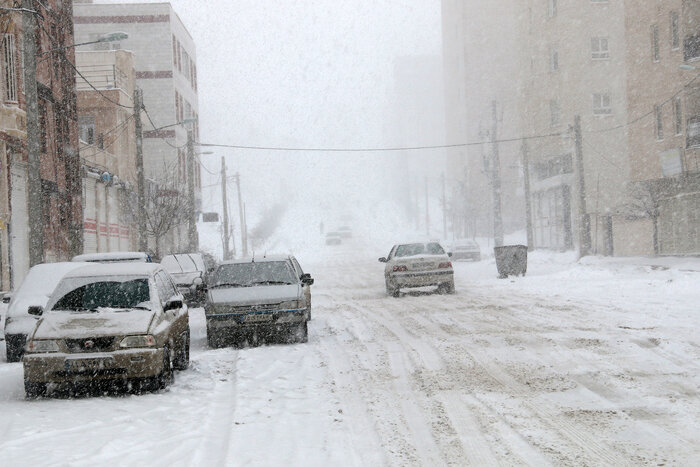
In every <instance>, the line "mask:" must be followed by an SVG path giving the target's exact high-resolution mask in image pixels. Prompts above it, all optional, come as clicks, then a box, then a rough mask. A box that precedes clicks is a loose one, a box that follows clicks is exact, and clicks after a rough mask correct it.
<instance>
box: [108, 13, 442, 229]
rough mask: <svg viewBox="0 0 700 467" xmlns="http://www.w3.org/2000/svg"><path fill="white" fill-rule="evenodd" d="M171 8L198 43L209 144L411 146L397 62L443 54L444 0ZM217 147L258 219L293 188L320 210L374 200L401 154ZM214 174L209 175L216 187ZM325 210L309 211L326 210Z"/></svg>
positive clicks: (209, 197)
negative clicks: (398, 116)
mask: <svg viewBox="0 0 700 467" xmlns="http://www.w3.org/2000/svg"><path fill="white" fill-rule="evenodd" d="M113 3H125V2H113ZM132 3H133V2H132ZM171 3H172V5H173V7H174V9H175V11H176V12H177V13H178V15H179V16H180V18H181V19H182V21H183V22H184V23H185V26H186V27H187V28H188V29H189V31H190V33H191V34H192V36H193V38H194V41H195V44H196V47H197V62H198V63H197V64H198V79H199V108H200V119H201V122H200V123H201V135H200V137H201V140H202V142H207V143H217V144H219V143H220V144H235V145H261V146H295V147H299V146H304V147H319V146H320V147H386V146H396V145H403V143H404V142H400V141H396V137H395V134H394V132H393V129H392V121H393V119H395V116H394V113H393V112H394V110H392V109H391V108H390V106H391V105H392V104H394V103H395V102H396V97H395V95H394V63H395V60H396V58H398V57H401V56H406V55H426V54H432V55H439V54H440V53H441V49H440V41H441V32H440V1H439V0H372V1H367V0H287V1H279V0H275V1H272V0H239V1H230V0H209V1H206V2H203V1H193V0H174V1H172V2H171ZM422 142H423V143H424V142H425V141H422ZM440 143H441V141H436V142H435V144H440ZM214 151H215V154H213V155H204V156H202V159H203V160H204V161H205V165H206V166H207V167H208V168H210V169H211V170H213V171H218V170H219V169H220V164H221V163H220V156H221V155H226V156H227V165H228V167H229V170H230V171H236V170H239V171H240V172H241V176H242V180H243V187H244V190H245V196H244V197H245V198H247V204H248V205H249V206H248V208H249V211H250V213H251V216H252V217H255V212H256V211H260V210H262V209H263V208H264V207H265V206H269V205H271V204H273V203H274V202H277V201H279V200H280V198H282V197H284V198H286V199H289V197H290V196H291V193H290V191H292V192H294V196H295V198H294V199H295V200H303V202H305V203H306V204H307V205H308V206H309V209H315V208H318V209H321V210H323V211H327V208H325V209H324V208H322V207H321V205H320V204H318V203H317V201H318V200H320V199H323V200H324V201H325V202H326V203H327V204H330V205H332V206H337V205H338V203H341V204H342V203H347V202H348V201H349V200H350V199H352V201H353V202H352V204H353V205H355V206H362V205H364V204H370V205H371V204H372V203H373V202H374V200H376V198H377V197H381V196H384V194H385V191H383V190H381V189H380V190H378V189H376V188H375V187H377V186H380V185H383V184H385V181H386V175H387V173H388V172H391V170H393V167H394V166H395V165H396V161H397V156H396V154H392V155H388V154H385V155H377V154H364V155H363V154H354V155H352V154H350V155H348V154H344V155H337V154H335V155H330V154H303V153H274V154H269V153H264V152H260V151H243V150H233V149H225V150H223V149H222V150H219V149H215V150H214ZM283 179H284V180H285V182H284V183H282V182H281V181H282V180H283ZM214 181H215V180H214V178H213V177H211V176H209V175H208V174H206V173H205V174H204V184H205V185H206V184H210V183H212V182H214ZM282 184H284V185H286V186H285V187H284V188H285V191H284V192H283V193H280V189H279V188H280V186H281V185H282ZM210 191H211V190H210ZM219 198H220V194H219V192H218V189H217V190H216V191H215V192H211V193H208V192H207V191H206V190H205V192H204V193H203V200H204V202H205V203H207V204H209V203H210V204H209V208H210V209H216V208H218V206H219V204H220V202H219ZM251 198H252V199H251ZM333 200H336V201H338V203H333V202H332V201H333ZM329 201H331V202H330V203H329ZM205 209H206V208H205ZM397 209H399V208H398V207H397ZM316 214H319V215H318V216H310V217H322V216H321V214H325V213H320V212H319V213H316ZM327 217H329V219H328V221H329V223H330V224H332V223H333V222H335V221H334V219H332V218H330V217H332V216H330V215H329V216H327ZM368 220H369V219H368Z"/></svg>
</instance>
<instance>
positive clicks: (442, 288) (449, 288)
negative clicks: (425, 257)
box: [438, 282, 455, 295]
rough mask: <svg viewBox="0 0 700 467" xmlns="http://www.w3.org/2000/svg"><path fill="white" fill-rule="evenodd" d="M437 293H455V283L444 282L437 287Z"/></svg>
mask: <svg viewBox="0 0 700 467" xmlns="http://www.w3.org/2000/svg"><path fill="white" fill-rule="evenodd" d="M438 293H441V294H450V295H452V294H453V293H455V283H454V282H444V283H442V284H440V285H438Z"/></svg>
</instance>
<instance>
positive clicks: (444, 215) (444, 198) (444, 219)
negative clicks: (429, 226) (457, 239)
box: [440, 172, 447, 240]
mask: <svg viewBox="0 0 700 467" xmlns="http://www.w3.org/2000/svg"><path fill="white" fill-rule="evenodd" d="M440 178H441V179H442V233H443V235H444V236H445V237H444V238H445V240H447V196H446V195H445V172H443V173H442V174H441V177H440Z"/></svg>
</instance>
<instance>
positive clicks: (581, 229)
mask: <svg viewBox="0 0 700 467" xmlns="http://www.w3.org/2000/svg"><path fill="white" fill-rule="evenodd" d="M574 146H575V151H576V180H577V188H578V238H579V258H581V257H583V256H588V255H589V254H590V252H591V218H590V216H589V215H588V212H587V210H586V182H585V176H584V172H583V139H582V136H581V116H580V115H576V116H575V117H574Z"/></svg>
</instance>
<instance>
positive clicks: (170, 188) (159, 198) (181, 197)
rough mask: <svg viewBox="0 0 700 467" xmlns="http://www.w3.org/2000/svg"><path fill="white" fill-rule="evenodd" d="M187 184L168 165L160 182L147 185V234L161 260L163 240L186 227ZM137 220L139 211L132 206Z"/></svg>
mask: <svg viewBox="0 0 700 467" xmlns="http://www.w3.org/2000/svg"><path fill="white" fill-rule="evenodd" d="M183 187H184V183H182V182H181V181H180V180H178V173H177V167H174V166H168V165H165V164H164V167H163V170H162V171H161V172H160V175H159V177H158V180H150V179H149V180H147V181H146V190H145V195H146V196H145V198H146V211H145V213H144V217H145V219H146V234H147V235H148V236H150V237H152V238H153V239H154V241H155V251H154V254H155V256H156V257H157V258H160V256H161V243H162V240H163V237H165V236H166V235H167V234H168V233H170V232H171V231H173V230H174V229H175V228H176V227H178V226H180V225H183V224H185V222H186V221H187V218H186V206H187V194H186V193H185V192H184V190H182V188H183ZM131 209H132V212H133V215H134V217H135V218H138V217H137V214H138V213H137V212H135V211H136V210H137V209H138V207H137V205H136V204H134V203H132V204H131Z"/></svg>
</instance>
